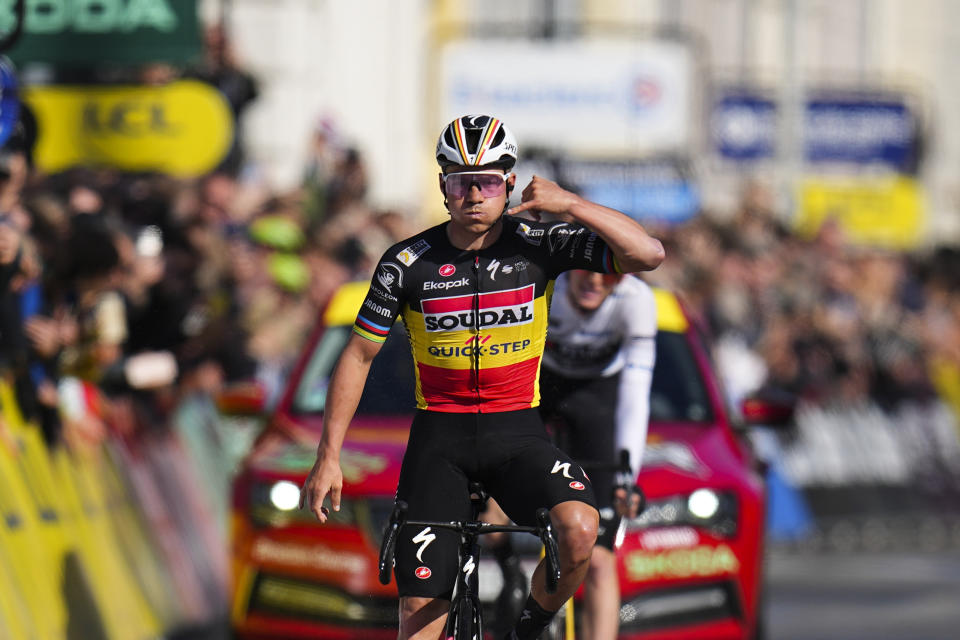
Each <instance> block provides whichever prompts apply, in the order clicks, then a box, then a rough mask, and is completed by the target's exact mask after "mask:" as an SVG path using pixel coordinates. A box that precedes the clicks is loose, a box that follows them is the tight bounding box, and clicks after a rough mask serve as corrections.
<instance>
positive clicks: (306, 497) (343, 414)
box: [300, 334, 383, 522]
mask: <svg viewBox="0 0 960 640" xmlns="http://www.w3.org/2000/svg"><path fill="white" fill-rule="evenodd" d="M382 346H383V345H382V343H379V342H373V341H371V340H368V339H366V338H362V337H360V336H359V335H357V334H353V335H351V336H350V340H349V341H348V342H347V346H346V348H345V349H344V350H343V353H342V354H341V355H340V360H339V361H338V362H337V366H336V368H335V369H334V370H333V376H332V377H331V378H330V386H329V390H328V392H327V402H326V407H325V409H324V414H323V435H322V436H321V437H320V445H319V446H318V447H317V460H316V462H314V465H313V468H312V469H311V470H310V474H309V475H308V476H307V479H306V481H304V484H303V490H302V491H301V492H300V508H301V509H302V508H304V507H306V508H307V509H308V510H309V511H311V512H313V514H314V515H316V516H317V519H319V520H320V522H326V521H327V513H328V512H327V509H326V507H324V506H323V501H324V499H325V498H326V497H327V495H329V496H330V506H331V507H332V508H333V510H334V511H339V510H340V491H341V489H342V488H343V473H342V472H341V470H340V449H341V448H342V447H343V440H344V438H345V437H346V435H347V427H349V426H350V420H352V419H353V414H354V413H355V412H356V410H357V405H358V404H360V396H361V395H362V394H363V386H364V384H365V383H366V381H367V374H368V373H370V365H371V364H372V363H373V359H374V357H376V355H377V353H379V351H380V348H381V347H382Z"/></svg>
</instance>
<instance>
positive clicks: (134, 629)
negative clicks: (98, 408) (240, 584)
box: [0, 379, 227, 640]
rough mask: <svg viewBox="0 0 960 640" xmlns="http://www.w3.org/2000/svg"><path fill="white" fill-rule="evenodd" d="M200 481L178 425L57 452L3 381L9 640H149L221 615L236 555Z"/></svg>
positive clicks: (0, 408)
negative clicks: (229, 560) (229, 561)
mask: <svg viewBox="0 0 960 640" xmlns="http://www.w3.org/2000/svg"><path fill="white" fill-rule="evenodd" d="M81 384H83V383H81ZM83 391H84V393H86V394H88V395H89V394H91V393H92V394H95V393H96V390H95V389H94V388H92V387H89V386H87V387H85V388H84V390H83ZM136 431H138V430H137V429H127V430H125V432H126V433H129V432H136ZM196 478H197V476H196V471H195V470H194V469H192V467H191V466H190V465H189V464H188V463H187V456H186V454H185V453H184V452H183V450H182V449H181V448H180V447H179V444H178V442H177V438H176V435H175V433H173V431H172V430H169V429H168V430H167V433H166V435H163V436H149V437H146V438H141V437H139V436H136V437H122V436H121V435H119V433H115V432H111V433H109V434H108V436H107V437H106V438H105V439H103V438H101V439H100V440H97V439H91V440H90V441H89V442H75V443H73V445H72V446H71V447H69V448H68V447H65V446H64V447H59V448H56V449H54V450H52V451H51V450H48V448H47V446H46V444H45V443H44V441H43V438H42V436H41V433H40V430H39V428H38V427H37V426H36V425H34V424H31V423H29V422H26V421H24V419H23V416H22V415H21V413H20V411H19V408H18V406H17V403H16V399H15V395H14V392H13V388H12V385H11V384H10V382H9V381H8V380H3V379H0V640H5V639H7V638H9V639H11V640H34V639H36V640H75V639H76V640H81V639H82V640H101V639H102V640H147V639H153V638H158V637H162V636H163V635H165V634H167V633H168V632H170V631H173V630H175V629H177V628H179V627H181V626H196V625H198V624H205V623H209V622H210V621H211V620H213V619H217V618H218V617H220V616H221V615H222V611H223V609H224V608H225V604H223V603H224V602H225V593H226V576H227V571H226V553H225V549H224V543H223V538H222V536H220V535H218V532H217V527H216V523H215V518H211V517H209V516H208V515H207V514H206V513H205V506H204V504H202V502H201V501H199V499H198V497H197V496H196V495H195V494H196V493H197V492H196V491H195V486H196V485H195V483H196Z"/></svg>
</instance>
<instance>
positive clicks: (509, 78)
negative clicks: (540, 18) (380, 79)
mask: <svg viewBox="0 0 960 640" xmlns="http://www.w3.org/2000/svg"><path fill="white" fill-rule="evenodd" d="M693 70H694V60H693V54H692V51H691V50H690V47H689V46H688V45H687V44H685V43H683V42H679V41H672V40H657V41H644V42H628V41H616V40H615V41H612V42H593V41H563V42H542V43H540V42H511V41H504V40H466V41H460V42H454V43H451V44H449V45H447V46H446V47H445V48H444V50H443V53H442V63H441V77H440V82H441V100H442V104H441V116H442V120H443V122H448V121H450V120H453V119H454V118H456V117H458V116H461V115H466V114H471V113H485V114H490V115H493V116H496V117H497V118H500V119H501V120H503V121H504V122H505V123H506V124H507V126H508V127H510V129H512V130H513V132H514V134H515V135H516V136H517V139H518V140H519V142H520V149H521V152H522V151H523V149H524V148H525V147H529V146H532V145H536V146H541V147H547V148H551V149H563V150H566V151H578V152H585V153H588V154H598V153H605V154H609V153H615V154H629V155H636V154H643V153H651V152H664V151H678V150H684V149H685V148H686V147H687V146H688V143H689V142H690V128H691V127H690V125H691V122H692V120H693V113H692V105H693V91H692V84H693V73H694V71H693Z"/></svg>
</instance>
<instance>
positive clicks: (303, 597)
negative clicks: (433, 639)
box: [249, 574, 398, 627]
mask: <svg viewBox="0 0 960 640" xmlns="http://www.w3.org/2000/svg"><path fill="white" fill-rule="evenodd" d="M249 611H250V613H259V614H268V615H274V616H282V617H288V618H299V619H308V620H313V621H317V622H324V623H328V624H333V625H338V626H349V627H396V626H397V623H398V613H397V600H396V598H376V597H372V596H355V595H352V594H350V593H347V592H346V591H343V590H341V589H337V588H336V587H331V586H329V585H325V584H320V583H317V582H308V581H305V580H298V579H296V578H290V577H287V576H278V575H271V574H260V576H258V577H257V580H256V581H255V583H254V586H253V589H252V591H251V594H250V606H249Z"/></svg>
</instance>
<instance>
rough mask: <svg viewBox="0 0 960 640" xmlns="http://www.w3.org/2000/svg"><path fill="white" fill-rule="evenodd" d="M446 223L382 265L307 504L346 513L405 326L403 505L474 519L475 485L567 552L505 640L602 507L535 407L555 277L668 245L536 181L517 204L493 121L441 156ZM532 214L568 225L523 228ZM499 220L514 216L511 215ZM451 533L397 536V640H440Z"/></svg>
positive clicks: (565, 586) (452, 138) (323, 515)
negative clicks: (367, 419) (382, 372)
mask: <svg viewBox="0 0 960 640" xmlns="http://www.w3.org/2000/svg"><path fill="white" fill-rule="evenodd" d="M436 157H437V161H438V163H439V165H440V167H441V173H440V176H439V186H440V191H441V193H442V194H443V196H444V202H445V204H446V207H447V210H448V212H449V214H450V220H449V221H448V222H445V223H443V224H440V225H437V226H435V227H432V228H430V229H427V230H426V231H424V232H422V233H419V234H417V235H415V236H413V237H411V238H408V239H407V240H404V241H403V242H400V243H398V244H396V245H394V246H393V247H391V248H390V249H388V250H387V251H386V253H385V254H384V255H383V257H382V258H381V260H380V262H379V263H378V264H377V267H376V270H375V272H374V276H373V278H372V280H371V283H370V290H369V292H368V294H367V297H366V299H365V300H364V302H363V305H362V306H361V308H360V311H359V313H358V316H357V320H356V324H355V325H354V334H355V335H353V336H352V337H351V339H350V340H349V341H348V343H347V346H346V347H345V349H344V351H343V354H342V355H341V356H340V360H339V362H338V363H337V366H336V368H335V370H334V373H333V376H332V378H331V380H330V385H329V391H328V397H327V410H326V412H325V414H324V429H323V434H322V436H321V439H320V444H319V447H318V450H317V460H316V462H315V463H314V466H313V468H312V469H311V471H310V474H309V475H308V477H307V479H306V480H305V482H304V486H303V489H302V491H301V508H302V507H306V508H308V509H310V511H312V512H313V513H314V514H315V515H316V516H317V518H318V519H319V520H320V521H321V522H325V521H326V519H327V514H328V513H329V511H328V508H327V507H326V506H324V504H323V503H324V500H325V499H326V498H327V497H328V496H329V498H330V508H332V509H334V510H335V511H336V510H339V508H340V494H341V488H342V484H343V475H342V472H341V469H340V462H339V454H340V450H341V447H342V445H343V440H344V438H345V435H346V431H347V427H348V425H349V422H350V420H351V418H352V416H353V413H354V411H355V410H356V407H357V404H358V402H359V399H360V395H361V393H362V391H363V386H364V382H365V380H366V376H367V374H368V372H369V369H370V364H371V362H372V360H373V358H374V357H375V356H376V354H377V352H378V351H379V349H380V346H381V344H382V343H383V342H384V341H385V340H386V337H387V334H388V333H389V331H390V327H391V325H392V324H393V322H394V321H395V320H396V318H397V317H400V318H402V320H403V322H404V325H405V326H406V329H407V334H408V336H409V339H410V345H411V350H412V352H413V356H414V362H415V366H414V368H415V371H414V374H415V376H416V383H417V384H416V397H417V412H416V414H415V417H414V420H413V424H412V426H411V429H410V438H409V442H408V445H407V451H406V453H405V455H404V459H403V464H402V466H401V471H400V480H399V484H398V486H397V497H398V498H401V499H403V500H406V501H407V502H408V503H409V505H410V510H409V517H410V519H412V520H465V519H468V518H469V516H470V500H469V496H468V488H467V487H468V483H469V482H470V481H473V480H477V481H480V482H482V483H483V484H484V486H485V487H486V489H487V491H488V492H489V493H490V494H491V495H492V496H493V497H494V498H495V499H496V500H497V501H498V502H499V504H500V505H501V506H502V507H503V509H504V510H505V511H506V513H507V514H508V515H509V516H510V517H511V518H512V519H513V520H514V521H515V522H517V523H520V524H529V525H532V524H534V522H533V521H534V513H535V511H536V509H537V508H539V507H541V506H547V507H549V508H550V516H551V520H552V521H553V523H554V526H555V528H556V531H557V538H558V543H559V546H560V564H561V571H562V574H561V579H560V586H559V588H558V589H557V591H556V592H555V593H553V594H548V593H547V591H546V587H545V580H544V570H543V567H542V566H541V567H538V569H537V570H536V571H535V573H534V577H533V580H532V584H531V594H530V596H529V597H528V599H527V603H526V607H525V610H524V612H523V615H522V616H521V617H520V619H519V620H518V622H517V625H516V627H515V628H514V629H513V631H511V636H510V637H511V638H518V639H527V638H536V637H537V636H538V635H539V634H540V632H541V630H542V629H543V628H545V627H546V626H547V624H549V622H550V619H551V618H552V616H553V615H554V614H555V613H556V611H557V610H558V609H559V608H560V607H561V606H562V604H563V603H564V602H565V601H566V600H567V599H568V598H569V597H570V596H571V595H572V594H573V592H574V591H575V590H576V588H577V587H578V586H579V585H580V583H581V582H582V581H583V578H584V575H585V574H586V571H587V566H588V562H589V559H590V554H591V550H592V548H593V545H594V542H595V540H596V534H597V526H598V512H597V509H596V504H595V500H594V497H593V491H592V489H591V487H590V483H589V480H587V478H586V476H585V475H584V473H583V471H582V470H581V469H580V468H579V467H578V466H577V465H576V464H575V463H573V461H572V460H571V459H570V458H569V457H568V456H567V455H566V454H564V453H563V452H561V451H560V450H558V449H557V448H555V447H554V446H553V444H552V443H551V442H550V441H549V439H548V436H547V434H546V432H545V429H544V427H543V423H542V422H541V420H540V415H539V413H538V411H537V409H536V407H537V405H538V403H539V391H538V373H539V368H540V358H541V355H542V353H543V346H544V341H545V336H546V329H547V307H548V300H549V297H550V293H551V290H552V288H553V282H554V280H555V279H556V277H557V276H558V275H559V274H560V273H561V272H563V271H567V270H569V269H588V270H591V271H599V272H605V273H612V272H620V271H624V272H633V271H643V270H650V269H654V268H656V267H657V266H658V265H659V264H660V263H661V262H662V260H663V255H664V254H663V246H662V245H661V244H660V242H659V241H658V240H656V239H654V238H651V237H650V236H649V235H647V233H646V232H645V231H644V229H643V227H641V226H640V225H639V224H637V223H636V222H635V221H633V220H631V219H630V218H628V217H627V216H625V215H623V214H621V213H619V212H617V211H614V210H612V209H607V208H605V207H602V206H600V205H597V204H595V203H592V202H589V201H587V200H584V199H582V198H580V197H578V196H576V195H574V194H573V193H570V192H569V191H566V190H564V189H561V188H560V187H559V186H558V185H556V184H555V183H553V182H551V181H549V180H544V179H542V178H540V177H536V176H535V177H534V178H533V179H532V180H531V181H530V183H529V184H528V185H527V187H526V188H525V189H524V190H523V194H522V201H521V204H519V205H517V206H515V207H512V208H508V201H509V195H510V192H511V190H512V189H513V187H514V184H515V182H516V176H515V175H514V174H513V173H512V168H513V165H514V163H515V162H516V159H517V142H516V139H515V138H514V136H513V134H512V133H511V132H510V131H509V130H508V129H507V128H506V126H504V124H503V123H502V122H501V121H500V120H498V119H496V118H493V117H491V116H485V115H470V116H463V117H460V118H457V119H456V120H454V121H453V122H451V123H450V124H449V125H447V127H445V128H444V129H443V131H442V132H441V134H440V138H439V140H438V142H437V148H436ZM524 211H530V212H531V213H532V214H533V215H534V216H536V215H537V214H536V212H540V211H542V212H548V213H552V214H557V215H568V216H569V217H570V218H571V219H572V220H573V222H554V223H549V224H548V223H541V222H534V221H523V220H520V219H519V218H515V217H514V215H515V214H517V213H521V212H524ZM504 214H506V215H504ZM457 542H458V541H457V538H456V534H455V533H452V532H444V531H431V530H430V529H429V528H425V529H423V530H421V531H407V530H406V529H404V531H402V532H401V535H400V537H399V539H398V544H397V552H396V563H395V575H396V580H397V586H398V589H399V592H400V634H399V637H400V638H401V639H417V640H419V639H429V640H436V638H439V637H440V635H441V633H442V631H443V624H444V621H445V619H446V614H447V609H448V606H449V599H450V596H451V590H452V587H453V584H454V578H455V575H456V572H457V570H458V559H457Z"/></svg>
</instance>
